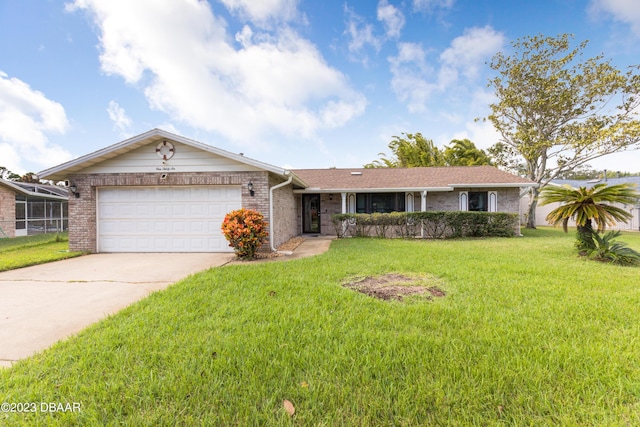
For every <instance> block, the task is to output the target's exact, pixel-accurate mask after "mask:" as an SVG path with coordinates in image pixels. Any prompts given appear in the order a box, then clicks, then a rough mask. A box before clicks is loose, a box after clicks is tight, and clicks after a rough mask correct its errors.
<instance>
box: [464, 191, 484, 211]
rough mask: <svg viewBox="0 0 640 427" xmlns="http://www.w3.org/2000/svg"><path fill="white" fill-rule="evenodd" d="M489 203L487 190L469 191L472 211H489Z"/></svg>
mask: <svg viewBox="0 0 640 427" xmlns="http://www.w3.org/2000/svg"><path fill="white" fill-rule="evenodd" d="M488 205H489V204H488V195H487V192H486V191H478V192H472V191H469V210H470V211H477V212H487V211H488V210H489V208H488Z"/></svg>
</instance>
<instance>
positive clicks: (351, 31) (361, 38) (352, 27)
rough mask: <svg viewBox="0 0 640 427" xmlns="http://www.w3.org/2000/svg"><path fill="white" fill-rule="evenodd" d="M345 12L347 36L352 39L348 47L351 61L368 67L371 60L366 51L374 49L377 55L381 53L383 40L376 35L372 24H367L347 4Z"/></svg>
mask: <svg viewBox="0 0 640 427" xmlns="http://www.w3.org/2000/svg"><path fill="white" fill-rule="evenodd" d="M344 11H345V14H346V16H347V24H346V26H347V28H346V30H345V34H346V35H347V36H348V37H349V39H350V40H349V45H348V47H349V53H350V54H351V59H352V60H355V61H358V62H362V63H363V64H364V65H367V62H368V60H369V58H368V56H367V54H366V53H365V50H366V49H367V47H373V48H374V50H375V51H376V53H377V52H379V51H380V48H381V47H382V39H381V38H380V37H378V36H376V35H375V34H374V28H373V25H372V24H369V23H367V22H366V20H365V19H364V18H362V17H361V16H359V15H358V14H356V13H355V12H354V11H353V9H350V8H349V7H348V6H347V5H346V4H345V6H344Z"/></svg>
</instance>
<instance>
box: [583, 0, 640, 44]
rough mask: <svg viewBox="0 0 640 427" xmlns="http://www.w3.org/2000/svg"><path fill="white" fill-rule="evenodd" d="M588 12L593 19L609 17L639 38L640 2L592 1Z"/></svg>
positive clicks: (630, 0) (632, 0) (631, 0)
mask: <svg viewBox="0 0 640 427" xmlns="http://www.w3.org/2000/svg"><path fill="white" fill-rule="evenodd" d="M589 12H590V14H591V15H592V16H594V17H601V16H602V14H605V15H611V16H612V17H613V19H614V20H616V21H619V22H624V23H625V24H628V25H629V26H630V27H631V30H632V31H633V32H634V33H635V34H636V35H637V36H639V37H640V2H638V1H636V0H592V1H591V3H590V5H589Z"/></svg>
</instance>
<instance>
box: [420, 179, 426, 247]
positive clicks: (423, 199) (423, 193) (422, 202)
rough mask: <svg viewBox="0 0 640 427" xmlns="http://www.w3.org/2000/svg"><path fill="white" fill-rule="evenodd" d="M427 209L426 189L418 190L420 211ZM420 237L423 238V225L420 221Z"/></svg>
mask: <svg viewBox="0 0 640 427" xmlns="http://www.w3.org/2000/svg"><path fill="white" fill-rule="evenodd" d="M426 211H427V190H423V191H421V192H420V212H426ZM420 224H421V225H420V237H421V238H423V239H424V227H423V226H422V223H420Z"/></svg>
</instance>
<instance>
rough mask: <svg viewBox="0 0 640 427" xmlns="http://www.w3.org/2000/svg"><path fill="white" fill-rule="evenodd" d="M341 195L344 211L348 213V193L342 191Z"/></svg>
mask: <svg viewBox="0 0 640 427" xmlns="http://www.w3.org/2000/svg"><path fill="white" fill-rule="evenodd" d="M340 196H341V197H342V213H343V214H346V213H347V193H340Z"/></svg>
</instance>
